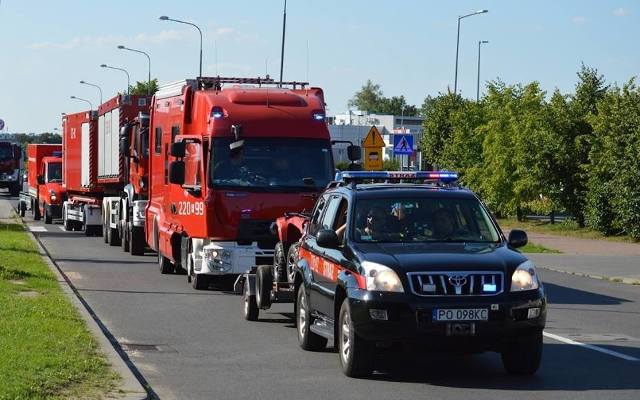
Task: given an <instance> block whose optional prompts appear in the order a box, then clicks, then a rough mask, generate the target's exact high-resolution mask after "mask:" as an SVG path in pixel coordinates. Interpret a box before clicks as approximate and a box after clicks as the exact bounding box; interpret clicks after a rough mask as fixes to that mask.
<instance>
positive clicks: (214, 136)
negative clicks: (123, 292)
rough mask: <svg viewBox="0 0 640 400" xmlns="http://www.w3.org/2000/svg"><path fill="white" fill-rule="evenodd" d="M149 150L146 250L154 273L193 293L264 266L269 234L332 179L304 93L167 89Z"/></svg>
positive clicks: (259, 87) (315, 115)
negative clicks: (181, 274)
mask: <svg viewBox="0 0 640 400" xmlns="http://www.w3.org/2000/svg"><path fill="white" fill-rule="evenodd" d="M223 86H224V87H223ZM150 142H151V143H150V149H149V152H150V185H149V203H148V206H147V210H146V229H145V233H146V239H147V243H148V244H149V245H150V246H151V247H152V248H153V249H154V250H156V251H157V252H158V263H159V267H160V271H161V272H162V273H170V272H174V271H177V270H180V269H184V270H186V272H187V277H188V278H187V279H188V280H189V281H191V283H192V285H193V287H194V288H196V289H205V288H207V287H208V284H209V283H210V280H211V279H210V278H212V277H219V278H220V277H227V278H235V277H236V276H237V275H238V274H240V273H243V272H246V271H247V270H249V269H250V268H251V267H252V266H254V265H260V264H271V263H272V262H273V255H274V247H275V245H276V242H277V241H278V238H277V236H275V235H274V234H273V233H272V232H271V230H270V226H271V224H272V223H273V222H274V221H275V219H276V218H277V217H279V216H280V215H282V214H283V213H284V212H285V211H296V210H297V211H302V210H304V209H310V208H311V207H313V204H314V201H315V198H316V197H317V195H318V192H319V191H321V190H322V189H324V187H325V186H326V185H327V184H328V183H329V181H330V180H331V179H332V176H333V172H334V169H333V158H332V154H331V142H330V137H329V131H328V129H327V125H326V122H325V103H324V95H323V92H322V89H319V88H313V87H308V84H307V83H299V82H285V83H282V84H280V83H278V82H274V81H273V80H272V79H269V78H268V77H267V78H264V79H263V78H255V79H251V78H250V79H246V78H221V77H215V78H204V77H201V78H198V79H195V80H186V81H180V82H176V83H173V84H170V85H166V86H164V87H162V88H161V89H160V90H159V91H158V92H157V93H156V95H155V97H154V99H153V104H152V113H151V140H150ZM229 281H230V282H231V279H229Z"/></svg>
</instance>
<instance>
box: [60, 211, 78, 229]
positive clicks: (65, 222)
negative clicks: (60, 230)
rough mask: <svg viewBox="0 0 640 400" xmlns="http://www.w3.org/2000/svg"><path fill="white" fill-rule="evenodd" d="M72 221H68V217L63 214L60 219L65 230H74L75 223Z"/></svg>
mask: <svg viewBox="0 0 640 400" xmlns="http://www.w3.org/2000/svg"><path fill="white" fill-rule="evenodd" d="M73 222H74V221H70V220H69V219H67V216H66V215H65V216H64V217H63V219H62V225H63V226H64V230H65V231H67V232H69V231H72V230H74V228H75V224H74V223H73Z"/></svg>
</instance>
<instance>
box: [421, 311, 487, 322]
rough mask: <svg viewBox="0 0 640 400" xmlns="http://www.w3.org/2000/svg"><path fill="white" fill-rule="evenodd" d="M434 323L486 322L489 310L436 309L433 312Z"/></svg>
mask: <svg viewBox="0 0 640 400" xmlns="http://www.w3.org/2000/svg"><path fill="white" fill-rule="evenodd" d="M433 320H434V321H488V320H489V310H488V309H486V308H436V309H434V310H433Z"/></svg>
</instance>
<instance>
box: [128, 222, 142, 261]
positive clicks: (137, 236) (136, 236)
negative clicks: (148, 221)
mask: <svg viewBox="0 0 640 400" xmlns="http://www.w3.org/2000/svg"><path fill="white" fill-rule="evenodd" d="M144 247H145V238H144V231H143V230H142V229H140V228H134V227H131V230H130V231H129V253H130V254H131V255H132V256H143V255H144Z"/></svg>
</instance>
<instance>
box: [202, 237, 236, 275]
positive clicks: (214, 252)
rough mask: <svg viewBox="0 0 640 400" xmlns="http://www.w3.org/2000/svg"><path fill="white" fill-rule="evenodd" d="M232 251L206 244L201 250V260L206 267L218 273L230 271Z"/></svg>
mask: <svg viewBox="0 0 640 400" xmlns="http://www.w3.org/2000/svg"><path fill="white" fill-rule="evenodd" d="M232 257H233V251H231V250H226V249H223V248H222V247H220V246H216V245H213V244H208V245H206V246H204V247H203V248H202V259H203V261H204V262H205V263H207V266H208V267H209V268H211V269H214V270H216V271H219V272H228V271H231V259H232Z"/></svg>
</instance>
